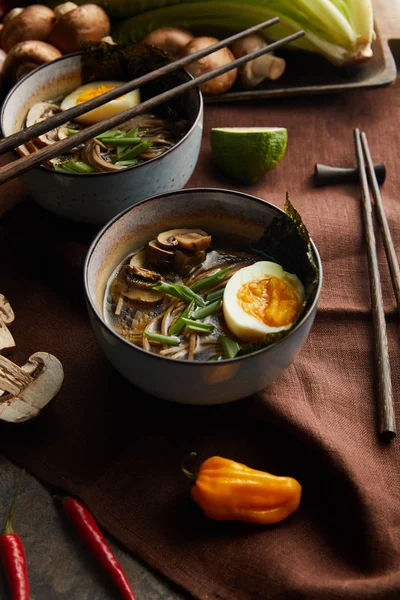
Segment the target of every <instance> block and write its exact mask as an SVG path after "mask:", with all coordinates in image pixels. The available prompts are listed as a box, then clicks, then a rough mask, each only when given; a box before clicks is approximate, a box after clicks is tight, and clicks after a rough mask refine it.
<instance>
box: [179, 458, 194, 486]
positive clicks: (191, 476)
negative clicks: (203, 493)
mask: <svg viewBox="0 0 400 600" xmlns="http://www.w3.org/2000/svg"><path fill="white" fill-rule="evenodd" d="M192 456H197V452H191V453H190V454H189V455H186V456H184V457H183V459H182V462H181V470H182V473H184V475H186V477H187V478H188V479H189V481H191V482H192V483H194V482H195V481H196V479H197V473H191V472H190V471H189V470H188V469H186V467H185V465H184V464H183V463H184V462H185V461H186V460H187V459H189V458H192Z"/></svg>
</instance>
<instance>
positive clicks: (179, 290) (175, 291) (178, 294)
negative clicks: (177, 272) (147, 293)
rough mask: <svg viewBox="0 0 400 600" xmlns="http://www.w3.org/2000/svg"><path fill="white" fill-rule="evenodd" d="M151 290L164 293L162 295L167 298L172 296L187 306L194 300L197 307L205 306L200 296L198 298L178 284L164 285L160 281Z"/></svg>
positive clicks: (191, 291) (187, 288)
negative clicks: (166, 295) (165, 295)
mask: <svg viewBox="0 0 400 600" xmlns="http://www.w3.org/2000/svg"><path fill="white" fill-rule="evenodd" d="M153 290H157V291H158V292H164V294H168V295H169V296H174V297H175V298H180V299H181V300H184V301H185V302H187V303H188V304H189V303H190V302H191V301H192V300H194V302H195V304H196V305H197V306H205V305H206V303H205V301H204V300H203V298H202V297H201V296H198V295H197V294H195V293H194V292H193V290H191V289H190V288H189V287H187V286H186V285H179V284H178V283H165V282H164V281H161V282H160V283H158V284H157V285H156V286H154V288H153Z"/></svg>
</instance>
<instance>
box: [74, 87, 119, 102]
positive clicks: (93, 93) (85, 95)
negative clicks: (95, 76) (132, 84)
mask: <svg viewBox="0 0 400 600" xmlns="http://www.w3.org/2000/svg"><path fill="white" fill-rule="evenodd" d="M116 87H118V86H117V85H99V86H97V87H95V88H90V89H87V90H85V91H84V92H82V93H81V94H79V96H78V97H77V99H76V103H77V104H82V102H87V101H88V100H91V99H92V98H97V96H101V94H105V93H106V92H109V91H110V90H115V88H116Z"/></svg>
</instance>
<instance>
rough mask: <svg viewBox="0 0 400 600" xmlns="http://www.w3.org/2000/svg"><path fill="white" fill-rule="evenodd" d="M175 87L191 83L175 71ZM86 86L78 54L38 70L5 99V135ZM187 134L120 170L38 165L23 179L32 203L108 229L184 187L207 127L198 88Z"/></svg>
mask: <svg viewBox="0 0 400 600" xmlns="http://www.w3.org/2000/svg"><path fill="white" fill-rule="evenodd" d="M176 78H177V83H183V82H185V81H188V80H189V79H191V76H190V75H189V74H188V73H186V71H184V70H180V71H177V72H176ZM81 84H82V79H81V55H80V53H76V54H70V55H68V56H64V57H62V58H60V59H58V60H56V61H53V62H51V63H48V64H45V65H43V66H41V67H38V68H37V69H35V70H34V71H32V72H31V73H29V74H28V75H27V76H25V77H24V78H23V79H21V80H20V81H19V82H18V83H17V84H16V85H15V87H14V88H13V89H12V90H11V91H10V92H9V94H8V96H7V97H6V99H5V101H4V103H3V107H2V111H1V115H0V128H1V134H2V136H4V137H5V136H8V135H10V134H12V133H15V132H16V131H19V130H20V129H21V128H22V127H23V123H24V120H25V118H26V115H27V113H28V110H29V109H30V108H31V107H32V106H33V105H34V104H35V103H37V102H41V101H46V100H52V99H56V98H59V97H65V96H66V95H68V94H69V93H70V92H72V91H73V90H75V89H76V88H77V87H79V86H80V85H81ZM182 104H183V106H184V107H185V112H186V115H185V117H186V118H187V120H188V121H189V130H188V131H187V133H186V134H185V135H184V137H183V138H182V139H181V140H180V141H178V142H177V143H176V144H175V145H174V146H173V147H172V148H170V149H168V150H167V151H166V152H164V153H163V154H162V155H160V156H158V157H156V158H153V159H150V160H148V161H146V162H143V163H141V164H139V165H137V166H134V167H128V168H126V169H121V170H119V171H109V172H96V173H88V174H75V173H59V172H56V171H54V170H53V169H52V168H51V167H50V168H49V167H45V166H40V167H38V168H34V169H32V170H30V171H28V172H27V173H24V174H23V175H22V176H21V178H22V181H23V184H24V186H25V188H26V190H27V191H28V193H29V194H30V195H31V196H32V198H33V199H34V200H35V201H36V202H37V203H38V204H40V205H41V206H42V207H43V208H45V209H47V210H49V211H51V212H53V213H55V214H57V215H60V216H62V217H66V218H68V219H72V220H74V221H81V222H85V223H93V224H98V225H104V223H106V222H107V221H109V220H110V219H111V218H112V217H114V216H115V215H117V214H119V213H120V212H121V211H122V210H123V209H125V208H127V207H128V206H131V205H132V204H135V203H137V202H139V201H140V200H143V199H144V198H147V197H149V196H153V195H155V194H160V193H163V192H169V191H172V190H178V189H180V188H182V187H183V186H184V185H185V184H186V182H187V181H188V179H189V177H190V176H191V174H192V172H193V170H194V168H195V166H196V163H197V159H198V155H199V151H200V143H201V136H202V128H203V100H202V95H201V92H200V91H199V90H198V89H197V88H196V89H192V90H189V91H188V92H186V93H185V95H184V96H183V97H182Z"/></svg>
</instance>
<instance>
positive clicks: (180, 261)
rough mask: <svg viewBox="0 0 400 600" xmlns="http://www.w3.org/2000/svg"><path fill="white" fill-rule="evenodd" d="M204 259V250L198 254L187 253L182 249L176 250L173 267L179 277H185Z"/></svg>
mask: <svg viewBox="0 0 400 600" xmlns="http://www.w3.org/2000/svg"><path fill="white" fill-rule="evenodd" d="M205 259H206V252H205V250H199V251H198V252H188V251H187V250H183V249H182V248H178V249H177V250H176V251H175V255H174V266H175V269H176V270H177V271H178V273H179V275H186V274H187V273H189V271H190V270H191V269H193V267H196V266H197V265H200V264H201V263H202V262H204V261H205Z"/></svg>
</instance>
